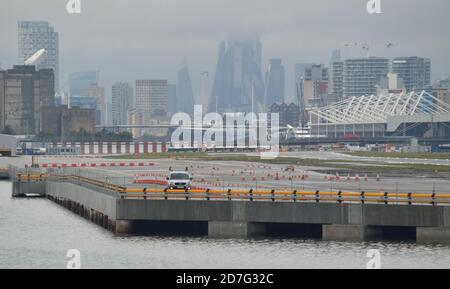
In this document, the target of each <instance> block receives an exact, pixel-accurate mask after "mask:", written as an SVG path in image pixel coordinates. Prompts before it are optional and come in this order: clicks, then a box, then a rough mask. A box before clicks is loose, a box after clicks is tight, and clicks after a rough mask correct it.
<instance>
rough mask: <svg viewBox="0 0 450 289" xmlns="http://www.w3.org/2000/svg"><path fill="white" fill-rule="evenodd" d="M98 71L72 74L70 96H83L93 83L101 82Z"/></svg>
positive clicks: (70, 77)
mask: <svg viewBox="0 0 450 289" xmlns="http://www.w3.org/2000/svg"><path fill="white" fill-rule="evenodd" d="M99 75H100V73H99V72H98V71H81V72H75V73H72V74H70V76H69V92H70V96H75V95H82V94H83V91H84V90H85V89H86V88H88V87H89V86H91V84H93V83H99V82H100V76H99Z"/></svg>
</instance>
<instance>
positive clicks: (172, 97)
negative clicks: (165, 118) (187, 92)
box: [167, 84, 178, 113]
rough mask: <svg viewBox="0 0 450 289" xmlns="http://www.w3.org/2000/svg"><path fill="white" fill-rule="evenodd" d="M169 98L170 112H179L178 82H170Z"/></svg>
mask: <svg viewBox="0 0 450 289" xmlns="http://www.w3.org/2000/svg"><path fill="white" fill-rule="evenodd" d="M168 91H169V93H168V97H169V98H168V100H167V106H168V111H169V113H176V112H178V104H177V102H178V100H177V85H176V84H169V85H168Z"/></svg>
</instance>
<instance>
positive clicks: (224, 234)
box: [208, 221, 266, 238]
mask: <svg viewBox="0 0 450 289" xmlns="http://www.w3.org/2000/svg"><path fill="white" fill-rule="evenodd" d="M265 232H266V226H265V224H261V223H251V222H240V221H232V222H208V236H210V237H213V238H247V237H251V236H256V235H261V234H264V233H265Z"/></svg>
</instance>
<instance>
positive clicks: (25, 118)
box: [0, 65, 55, 135]
mask: <svg viewBox="0 0 450 289" xmlns="http://www.w3.org/2000/svg"><path fill="white" fill-rule="evenodd" d="M54 103H55V79H54V71H53V70H52V69H41V70H36V68H35V67H34V66H26V65H16V66H14V67H13V69H9V70H6V71H0V131H2V130H3V129H4V128H5V127H9V128H11V129H12V131H13V132H14V134H19V135H29V134H37V133H39V132H41V130H42V128H41V117H42V112H41V108H42V107H53V106H54Z"/></svg>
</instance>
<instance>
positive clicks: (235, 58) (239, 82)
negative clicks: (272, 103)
mask: <svg viewBox="0 0 450 289" xmlns="http://www.w3.org/2000/svg"><path fill="white" fill-rule="evenodd" d="M261 54H262V46H261V42H260V41H259V37H257V36H241V37H235V36H232V37H229V39H228V41H226V42H225V41H223V42H221V43H220V47H219V60H218V62H217V69H216V75H215V79H214V86H213V90H212V95H211V98H210V101H209V111H212V112H214V111H216V109H217V111H218V112H236V111H239V112H251V111H252V109H253V110H254V111H255V112H258V111H263V110H264V81H263V77H262V72H261Z"/></svg>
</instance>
